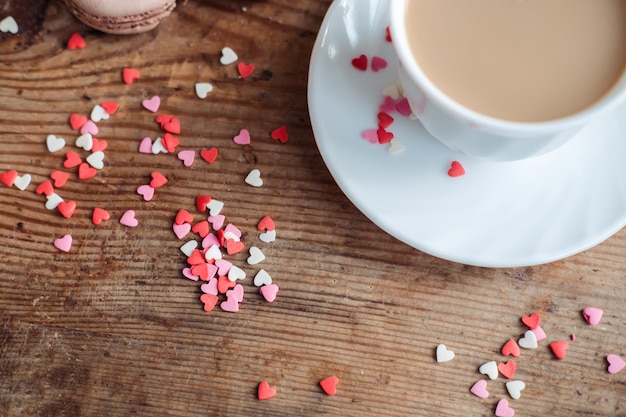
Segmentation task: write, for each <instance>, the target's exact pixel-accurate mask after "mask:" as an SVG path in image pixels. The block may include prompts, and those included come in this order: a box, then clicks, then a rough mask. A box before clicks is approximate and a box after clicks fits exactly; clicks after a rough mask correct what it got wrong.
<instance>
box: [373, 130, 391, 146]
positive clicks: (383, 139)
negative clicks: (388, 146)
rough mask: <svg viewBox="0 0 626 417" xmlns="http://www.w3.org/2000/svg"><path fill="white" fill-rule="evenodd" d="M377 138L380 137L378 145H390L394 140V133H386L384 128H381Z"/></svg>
mask: <svg viewBox="0 0 626 417" xmlns="http://www.w3.org/2000/svg"><path fill="white" fill-rule="evenodd" d="M376 136H378V143H380V144H381V145H382V144H385V143H389V142H391V139H393V133H391V132H388V131H386V130H385V129H383V128H382V127H379V128H378V130H376Z"/></svg>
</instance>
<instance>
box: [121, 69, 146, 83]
mask: <svg viewBox="0 0 626 417" xmlns="http://www.w3.org/2000/svg"><path fill="white" fill-rule="evenodd" d="M140 77H141V74H139V71H138V70H136V69H135V68H124V69H123V70H122V79H123V80H124V84H132V83H133V82H134V81H135V80H137V79H139V78H140Z"/></svg>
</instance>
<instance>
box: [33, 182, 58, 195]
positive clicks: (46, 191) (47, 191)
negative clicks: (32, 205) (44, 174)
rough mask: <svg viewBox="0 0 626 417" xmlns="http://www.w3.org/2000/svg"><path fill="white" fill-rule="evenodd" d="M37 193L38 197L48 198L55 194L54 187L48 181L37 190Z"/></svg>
mask: <svg viewBox="0 0 626 417" xmlns="http://www.w3.org/2000/svg"><path fill="white" fill-rule="evenodd" d="M35 193H36V194H38V195H41V194H43V195H45V196H46V197H47V196H50V195H52V194H53V193H54V187H53V186H52V183H51V182H50V180H46V181H44V182H42V183H41V184H39V185H38V186H37V188H35Z"/></svg>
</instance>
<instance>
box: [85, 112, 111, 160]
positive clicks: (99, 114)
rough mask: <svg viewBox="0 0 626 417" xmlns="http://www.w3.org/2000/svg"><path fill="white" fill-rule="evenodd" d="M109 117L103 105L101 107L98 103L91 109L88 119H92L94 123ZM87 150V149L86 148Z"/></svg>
mask: <svg viewBox="0 0 626 417" xmlns="http://www.w3.org/2000/svg"><path fill="white" fill-rule="evenodd" d="M109 117H111V116H110V115H109V113H107V111H106V110H105V109H104V107H102V106H101V105H99V104H96V105H95V106H94V107H93V109H91V115H90V117H89V118H90V119H91V120H93V121H94V122H95V123H98V122H99V121H101V120H109ZM87 150H89V149H87Z"/></svg>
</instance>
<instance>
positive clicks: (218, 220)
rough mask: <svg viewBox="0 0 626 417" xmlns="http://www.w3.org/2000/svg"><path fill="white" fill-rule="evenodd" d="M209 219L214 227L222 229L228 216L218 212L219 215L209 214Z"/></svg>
mask: <svg viewBox="0 0 626 417" xmlns="http://www.w3.org/2000/svg"><path fill="white" fill-rule="evenodd" d="M207 220H208V222H209V223H211V226H213V229H215V230H220V229H221V228H222V226H224V220H226V216H224V215H223V214H218V215H217V216H209V217H208V218H207Z"/></svg>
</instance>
